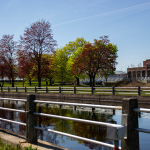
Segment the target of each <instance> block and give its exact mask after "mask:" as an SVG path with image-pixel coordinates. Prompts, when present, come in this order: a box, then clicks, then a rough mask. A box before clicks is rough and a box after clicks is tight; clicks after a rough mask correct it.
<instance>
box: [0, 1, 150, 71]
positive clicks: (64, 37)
mask: <svg viewBox="0 0 150 150" xmlns="http://www.w3.org/2000/svg"><path fill="white" fill-rule="evenodd" d="M0 14H1V15H0V29H1V30H0V38H2V36H3V35H4V34H14V40H16V41H18V40H19V38H20V35H22V34H23V32H24V29H25V28H26V27H30V24H32V23H34V22H36V21H39V20H41V19H46V20H47V21H49V22H50V23H51V29H52V33H53V34H54V35H53V37H54V39H55V40H56V41H57V44H58V47H63V46H64V45H65V44H67V43H68V42H69V41H74V40H76V38H77V37H84V39H85V40H87V41H90V42H91V43H93V40H94V39H98V38H99V37H100V36H103V35H108V36H109V39H110V42H111V43H114V44H117V46H118V50H119V51H118V58H117V62H118V65H117V70H122V71H126V69H127V67H128V66H129V67H131V64H133V65H134V66H135V67H137V66H138V64H140V63H141V65H142V62H143V61H144V60H146V59H150V0H93V1H91V0H55V1H54V0H5V1H3V0H1V2H0Z"/></svg>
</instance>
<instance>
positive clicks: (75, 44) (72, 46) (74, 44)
mask: <svg viewBox="0 0 150 150" xmlns="http://www.w3.org/2000/svg"><path fill="white" fill-rule="evenodd" d="M88 43H89V41H86V40H85V39H84V38H83V37H81V38H77V39H76V40H75V41H70V42H69V43H68V44H66V45H65V46H64V47H63V49H64V50H65V52H66V54H67V55H68V62H67V74H68V75H70V76H71V75H72V69H71V66H72V64H73V63H74V60H75V58H76V57H78V56H79V55H80V54H81V52H82V48H83V47H84V45H86V44H88ZM74 77H75V79H76V81H77V85H79V78H80V75H79V74H76V75H74Z"/></svg>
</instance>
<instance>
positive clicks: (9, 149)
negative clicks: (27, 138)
mask: <svg viewBox="0 0 150 150" xmlns="http://www.w3.org/2000/svg"><path fill="white" fill-rule="evenodd" d="M0 150H37V148H32V145H30V146H29V147H22V146H21V144H20V143H18V145H17V146H14V145H11V144H8V143H4V142H3V141H2V139H1V138H0Z"/></svg>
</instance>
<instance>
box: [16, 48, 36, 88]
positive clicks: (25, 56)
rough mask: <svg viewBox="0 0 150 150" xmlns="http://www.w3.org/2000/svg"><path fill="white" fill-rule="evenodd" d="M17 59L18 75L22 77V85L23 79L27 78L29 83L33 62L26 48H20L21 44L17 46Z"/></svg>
mask: <svg viewBox="0 0 150 150" xmlns="http://www.w3.org/2000/svg"><path fill="white" fill-rule="evenodd" d="M17 55H18V57H17V59H18V75H19V77H21V78H23V85H24V79H25V78H26V79H28V80H29V85H31V79H32V77H31V71H32V69H33V65H34V62H33V60H32V57H31V55H32V54H31V53H27V51H26V50H23V49H22V48H21V45H19V46H18V51H17Z"/></svg>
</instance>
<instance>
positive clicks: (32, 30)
mask: <svg viewBox="0 0 150 150" xmlns="http://www.w3.org/2000/svg"><path fill="white" fill-rule="evenodd" d="M51 32H52V31H51V25H50V23H49V22H46V21H45V20H41V21H37V22H35V23H33V24H32V25H31V26H30V27H29V28H26V29H25V31H24V34H23V36H21V37H20V39H21V40H20V45H22V46H23V49H24V50H26V51H27V53H29V52H30V53H31V54H32V58H33V60H34V63H35V64H36V65H37V67H38V70H37V72H36V74H37V79H38V86H39V87H41V78H42V72H41V69H42V68H41V65H42V55H43V54H44V53H50V52H51V51H53V50H54V46H56V45H57V44H56V41H55V40H54V39H53V36H52V33H51Z"/></svg>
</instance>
